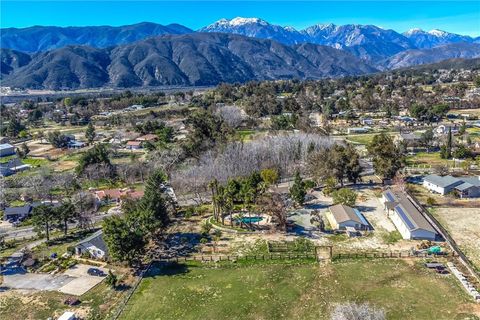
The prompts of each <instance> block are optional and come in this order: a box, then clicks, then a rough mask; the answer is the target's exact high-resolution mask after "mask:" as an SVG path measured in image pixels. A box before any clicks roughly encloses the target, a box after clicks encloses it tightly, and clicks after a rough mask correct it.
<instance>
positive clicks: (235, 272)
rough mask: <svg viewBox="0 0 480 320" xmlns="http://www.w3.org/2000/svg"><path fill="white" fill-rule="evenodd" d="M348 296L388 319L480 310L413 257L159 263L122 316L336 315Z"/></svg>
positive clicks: (450, 316)
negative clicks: (326, 261) (381, 311)
mask: <svg viewBox="0 0 480 320" xmlns="http://www.w3.org/2000/svg"><path fill="white" fill-rule="evenodd" d="M347 297H348V298H347ZM345 302H357V303H361V302H370V303H371V304H373V305H374V306H375V307H378V308H383V309H385V311H386V313H387V318H388V319H465V317H464V316H460V314H463V315H466V314H470V315H473V314H475V315H477V316H480V307H479V306H478V305H477V304H475V303H473V302H471V301H470V300H468V298H467V296H466V294H464V293H463V291H462V289H461V288H460V287H459V284H457V283H456V282H455V280H454V279H453V277H451V276H447V277H444V276H439V275H436V274H434V273H432V272H430V271H429V270H426V269H424V268H422V267H421V266H420V265H417V264H416V263H414V262H413V261H403V260H348V261H341V262H338V261H337V262H333V263H331V264H327V265H320V266H319V265H318V264H315V263H308V262H304V263H300V262H299V263H297V264H295V263H292V262H290V263H289V264H284V263H280V264H273V263H265V262H263V263H247V262H244V263H243V262H238V263H237V264H231V263H230V264H225V265H205V266H202V265H200V264H193V263H189V264H187V265H183V264H181V265H174V266H158V265H157V266H156V267H155V268H153V269H152V271H151V273H150V275H148V276H147V277H146V278H145V279H144V280H143V281H142V283H141V284H140V286H139V288H138V291H136V293H135V294H134V296H133V297H132V299H131V300H130V302H129V305H128V306H127V308H126V310H125V312H124V314H123V315H122V316H121V317H120V318H121V319H127V320H128V319H144V320H148V319H329V315H330V312H331V310H332V308H334V306H335V305H336V304H337V303H345ZM470 319H472V318H470ZM473 319H475V318H473Z"/></svg>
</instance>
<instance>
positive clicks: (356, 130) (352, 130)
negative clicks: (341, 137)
mask: <svg viewBox="0 0 480 320" xmlns="http://www.w3.org/2000/svg"><path fill="white" fill-rule="evenodd" d="M369 130H370V128H367V127H362V128H348V129H347V133H348V134H352V133H367V132H368V131H369Z"/></svg>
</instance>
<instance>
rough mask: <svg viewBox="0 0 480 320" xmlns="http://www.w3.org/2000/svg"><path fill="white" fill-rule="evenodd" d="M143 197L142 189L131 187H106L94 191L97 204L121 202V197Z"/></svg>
mask: <svg viewBox="0 0 480 320" xmlns="http://www.w3.org/2000/svg"><path fill="white" fill-rule="evenodd" d="M141 197H143V191H135V190H131V189H106V190H98V191H95V199H96V200H97V203H98V204H99V205H104V204H112V203H121V202H122V200H123V199H125V198H129V199H139V198H141Z"/></svg>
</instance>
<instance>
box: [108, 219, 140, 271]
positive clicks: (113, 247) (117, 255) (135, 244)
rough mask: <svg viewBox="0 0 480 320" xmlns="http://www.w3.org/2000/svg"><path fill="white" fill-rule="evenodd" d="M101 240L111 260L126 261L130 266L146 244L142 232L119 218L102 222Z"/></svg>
mask: <svg viewBox="0 0 480 320" xmlns="http://www.w3.org/2000/svg"><path fill="white" fill-rule="evenodd" d="M103 239H104V240H105V243H106V244H107V247H108V252H109V255H110V257H111V258H112V259H113V260H115V261H126V262H128V263H129V264H130V265H132V264H133V262H134V261H136V260H137V259H138V258H139V257H140V256H141V255H142V254H143V253H144V250H145V244H146V242H145V238H144V234H143V233H142V231H141V230H139V229H138V228H135V227H134V226H132V225H130V224H129V221H128V220H127V219H122V218H121V217H119V216H113V217H109V218H107V219H105V220H104V221H103Z"/></svg>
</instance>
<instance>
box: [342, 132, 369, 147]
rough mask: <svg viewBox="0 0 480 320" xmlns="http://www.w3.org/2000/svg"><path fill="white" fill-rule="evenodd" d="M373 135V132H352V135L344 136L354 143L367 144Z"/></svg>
mask: <svg viewBox="0 0 480 320" xmlns="http://www.w3.org/2000/svg"><path fill="white" fill-rule="evenodd" d="M374 136H375V135H374V134H352V135H348V136H347V137H346V140H347V141H348V142H352V143H354V144H363V145H367V144H369V143H370V142H371V141H372V139H373V137H374Z"/></svg>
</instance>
